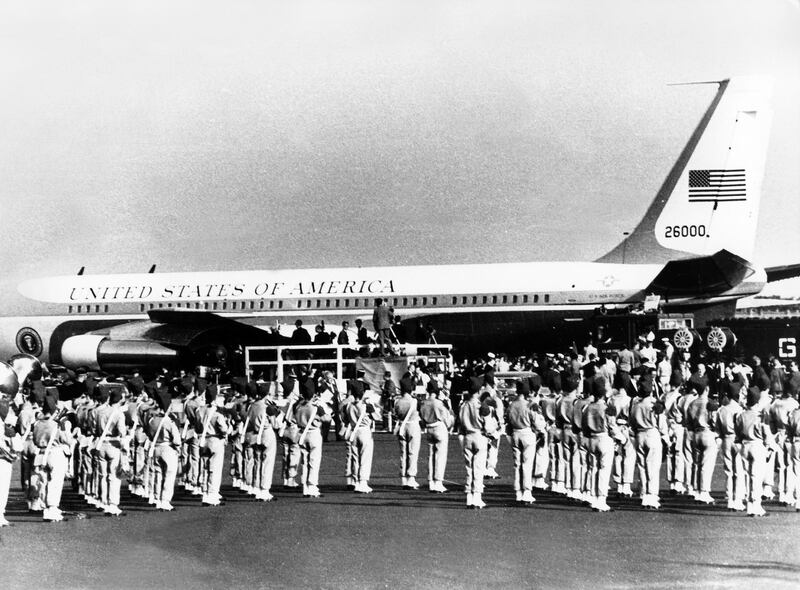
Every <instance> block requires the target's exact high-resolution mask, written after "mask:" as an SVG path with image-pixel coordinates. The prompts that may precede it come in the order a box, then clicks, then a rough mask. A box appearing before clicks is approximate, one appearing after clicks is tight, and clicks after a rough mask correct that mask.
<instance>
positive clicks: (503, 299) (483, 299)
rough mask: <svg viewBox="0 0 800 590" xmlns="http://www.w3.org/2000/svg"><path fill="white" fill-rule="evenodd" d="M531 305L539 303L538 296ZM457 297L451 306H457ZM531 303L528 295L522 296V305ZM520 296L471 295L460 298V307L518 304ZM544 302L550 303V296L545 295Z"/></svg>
mask: <svg viewBox="0 0 800 590" xmlns="http://www.w3.org/2000/svg"><path fill="white" fill-rule="evenodd" d="M532 299H533V303H539V295H534V296H533V298H532ZM458 300H459V298H458V297H453V302H452V303H453V305H458ZM530 301H531V297H530V296H528V295H522V303H529V302H530ZM519 302H520V296H519V295H491V296H490V295H481V296H478V295H472V296H471V297H467V296H462V297H461V305H470V304H472V305H477V304H478V303H519ZM544 302H545V303H549V302H550V295H549V294H545V296H544Z"/></svg>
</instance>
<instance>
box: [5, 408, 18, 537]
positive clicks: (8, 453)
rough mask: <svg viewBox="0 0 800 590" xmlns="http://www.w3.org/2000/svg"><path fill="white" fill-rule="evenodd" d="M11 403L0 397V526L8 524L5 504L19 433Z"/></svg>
mask: <svg viewBox="0 0 800 590" xmlns="http://www.w3.org/2000/svg"><path fill="white" fill-rule="evenodd" d="M10 409H11V404H10V402H9V400H8V399H7V398H6V397H5V396H2V397H0V527H4V526H8V525H9V524H11V523H9V522H8V521H7V520H6V504H7V503H8V492H9V489H10V488H11V468H12V466H13V464H14V461H15V460H16V458H17V451H18V450H20V449H19V447H17V448H16V449H15V448H14V446H15V443H14V439H15V438H17V441H18V442H19V440H20V439H19V438H18V437H19V435H17V434H16V432H15V431H14V427H13V422H12V421H15V420H16V417H15V416H13V413H11V414H10Z"/></svg>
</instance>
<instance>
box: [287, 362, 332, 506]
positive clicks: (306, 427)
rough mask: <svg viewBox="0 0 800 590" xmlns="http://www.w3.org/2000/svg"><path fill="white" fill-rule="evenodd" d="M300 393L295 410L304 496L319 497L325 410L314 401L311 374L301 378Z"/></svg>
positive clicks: (314, 391) (314, 392)
mask: <svg viewBox="0 0 800 590" xmlns="http://www.w3.org/2000/svg"><path fill="white" fill-rule="evenodd" d="M299 384H300V395H301V396H302V399H301V400H300V401H299V402H298V403H297V405H296V406H295V410H294V418H293V419H294V421H295V423H296V424H297V427H298V429H299V430H300V439H299V440H298V445H299V448H300V457H301V458H300V462H301V464H302V472H301V475H300V479H301V481H302V483H303V496H304V497H306V498H319V497H320V496H321V495H322V494H320V491H319V468H320V464H321V462H322V433H321V431H320V428H321V426H322V417H323V416H324V415H325V410H324V409H323V408H321V407H319V406H317V404H315V403H314V396H315V395H316V389H315V384H314V380H313V379H312V378H311V377H309V376H307V375H306V376H303V377H301V378H300V383H299Z"/></svg>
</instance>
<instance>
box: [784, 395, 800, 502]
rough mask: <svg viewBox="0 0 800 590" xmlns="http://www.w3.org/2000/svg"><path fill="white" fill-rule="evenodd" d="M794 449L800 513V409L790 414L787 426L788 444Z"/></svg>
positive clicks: (795, 481)
mask: <svg viewBox="0 0 800 590" xmlns="http://www.w3.org/2000/svg"><path fill="white" fill-rule="evenodd" d="M785 444H787V445H790V446H791V449H792V468H793V469H794V475H795V479H794V509H795V511H797V512H800V409H797V410H794V411H793V412H792V413H791V414H789V421H788V423H787V424H786V443H785Z"/></svg>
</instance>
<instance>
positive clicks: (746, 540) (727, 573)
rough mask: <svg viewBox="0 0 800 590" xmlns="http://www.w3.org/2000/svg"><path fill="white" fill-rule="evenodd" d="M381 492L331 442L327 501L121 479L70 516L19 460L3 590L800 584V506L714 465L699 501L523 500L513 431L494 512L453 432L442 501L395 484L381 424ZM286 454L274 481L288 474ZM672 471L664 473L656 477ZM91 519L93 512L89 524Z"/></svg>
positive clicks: (2, 534)
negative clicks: (50, 508) (758, 492)
mask: <svg viewBox="0 0 800 590" xmlns="http://www.w3.org/2000/svg"><path fill="white" fill-rule="evenodd" d="M375 443H376V444H375V458H374V463H373V477H372V479H371V480H370V485H371V486H372V487H373V489H374V492H373V493H372V494H369V495H360V494H356V493H354V492H351V491H348V490H346V489H345V480H344V457H345V448H344V443H342V442H330V443H327V444H326V445H325V447H324V448H323V457H322V468H321V476H320V482H321V490H322V492H323V497H321V498H318V499H307V498H303V497H302V495H301V493H299V492H297V491H284V490H283V489H282V487H281V486H280V485H276V486H275V487H274V488H273V493H274V495H275V496H276V497H277V499H278V501H276V502H270V503H264V502H259V501H256V500H253V499H252V498H251V497H249V496H247V495H245V494H244V493H242V492H240V491H239V490H236V489H234V488H232V487H231V486H230V477H229V476H228V466H227V463H226V466H225V469H226V471H225V474H226V477H225V478H224V480H223V489H222V493H223V495H224V496H225V498H226V503H225V505H223V506H219V507H201V506H200V501H199V499H198V498H197V497H194V496H190V495H187V494H185V493H183V492H182V491H178V492H177V493H176V497H175V500H174V501H173V504H174V505H175V507H176V510H175V511H174V512H170V513H164V512H158V511H156V510H155V509H153V508H151V507H149V506H148V505H147V504H146V503H145V502H144V501H143V500H141V499H140V498H138V497H135V496H131V495H130V494H129V493H128V492H127V490H126V489H125V488H124V487H123V497H122V503H121V507H122V508H123V510H124V511H125V514H124V516H122V517H109V516H104V515H103V514H102V513H99V512H95V511H94V510H93V509H92V508H91V507H90V506H89V505H88V504H86V503H84V502H82V501H81V500H80V498H79V496H77V495H76V494H75V493H73V492H71V491H69V490H65V493H64V498H63V501H62V508H63V509H64V510H65V511H66V512H67V513H68V520H66V521H64V522H61V523H45V522H43V521H42V520H41V517H40V516H39V515H33V514H29V513H28V512H27V509H26V506H25V504H24V502H23V500H22V491H21V489H20V487H19V473H18V463H17V464H16V465H15V469H14V476H13V477H14V479H13V480H12V488H11V498H10V500H9V506H8V509H7V511H6V516H7V518H8V519H9V520H10V521H12V523H13V524H14V526H12V527H7V528H3V529H0V563H2V569H3V575H2V580H3V581H2V582H1V583H0V586H1V587H3V588H8V589H16V588H25V589H30V588H43V589H47V588H58V589H70V588H91V589H94V588H98V589H100V588H102V589H108V588H125V589H127V588H137V589H138V588H147V589H153V588H191V589H193V590H200V589H206V588H347V589H352V588H396V587H404V588H698V587H702V588H753V587H754V586H755V585H756V584H763V585H764V586H763V587H764V588H770V589H771V588H798V587H800V535H798V532H800V512H795V511H794V509H793V508H788V507H784V506H780V505H778V504H777V503H774V502H766V503H765V507H766V509H767V510H768V511H769V516H768V517H766V518H748V517H747V516H745V515H743V514H739V513H733V512H728V511H727V510H726V509H725V504H724V502H723V501H722V498H723V496H724V480H723V477H724V476H723V474H722V467H721V464H718V466H717V469H716V471H715V478H714V485H713V492H712V494H713V495H714V497H715V498H716V499H717V501H718V502H717V505H715V506H710V507H709V506H705V505H700V504H697V503H694V502H692V501H691V500H689V499H688V498H685V497H677V496H670V495H668V492H665V491H662V505H663V508H662V510H660V511H658V512H654V511H646V510H644V509H642V508H641V507H639V506H638V501H637V500H635V499H625V498H619V497H617V496H615V495H614V494H613V493H612V496H611V497H610V499H609V504H610V505H611V507H612V508H613V509H614V510H613V511H612V512H609V513H597V512H593V511H592V510H591V509H590V508H588V507H585V506H581V505H578V504H577V503H575V502H574V501H571V500H568V499H566V498H564V497H562V496H559V495H556V494H552V493H550V492H548V491H542V490H534V496H535V497H536V499H537V501H536V503H535V504H534V505H532V506H530V507H521V506H517V505H515V503H514V492H513V487H512V479H511V474H512V471H513V469H512V465H513V460H512V454H511V450H510V448H509V446H508V444H507V442H506V441H505V440H504V441H502V444H501V450H500V462H499V466H498V472H499V473H500V474H501V476H502V477H501V479H498V480H487V484H486V491H485V493H484V500H485V501H486V503H487V504H488V507H487V508H486V509H483V510H469V509H467V508H466V507H465V505H464V502H465V497H464V494H463V480H464V474H465V472H464V466H463V460H462V458H461V450H460V448H459V445H458V440H457V439H456V437H451V441H450V452H449V457H448V459H449V460H448V465H447V474H446V477H447V478H448V480H449V481H448V482H447V483H446V484H445V485H447V486H448V487H449V489H450V493H448V494H432V493H429V492H428V491H427V488H426V486H425V484H426V478H427V475H426V474H427V446H426V444H425V443H424V441H423V444H422V449H421V452H420V462H419V465H420V473H419V477H418V481H419V482H420V484H421V486H422V487H421V488H420V490H417V491H408V490H403V489H402V488H401V487H400V479H399V476H398V474H399V453H398V449H397V443H396V442H395V440H394V438H393V437H392V436H391V435H390V434H385V433H376V435H375ZM279 466H280V460H278V461H277V462H276V468H275V479H276V481H277V482H278V483H280V472H279ZM662 473H663V470H662ZM81 515H85V518H81Z"/></svg>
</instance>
